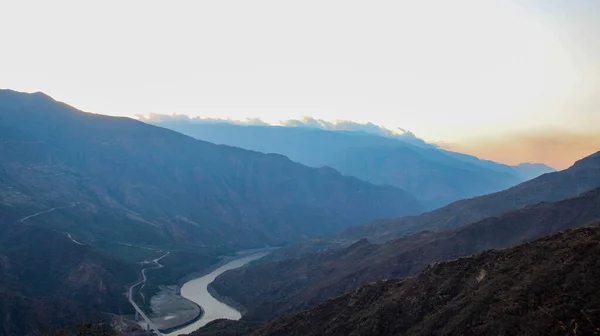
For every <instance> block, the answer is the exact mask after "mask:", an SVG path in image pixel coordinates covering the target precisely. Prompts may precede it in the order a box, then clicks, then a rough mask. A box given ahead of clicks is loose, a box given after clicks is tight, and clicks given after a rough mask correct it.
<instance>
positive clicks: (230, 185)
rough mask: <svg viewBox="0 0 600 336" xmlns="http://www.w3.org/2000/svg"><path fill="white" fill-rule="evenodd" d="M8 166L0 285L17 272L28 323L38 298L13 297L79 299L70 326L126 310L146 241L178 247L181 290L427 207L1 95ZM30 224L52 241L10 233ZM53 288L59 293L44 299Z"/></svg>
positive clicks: (168, 264)
mask: <svg viewBox="0 0 600 336" xmlns="http://www.w3.org/2000/svg"><path fill="white" fill-rule="evenodd" d="M0 157H1V158H2V159H1V160H0V207H1V209H2V211H0V227H1V230H0V272H5V273H1V275H2V277H0V289H2V288H8V287H5V286H13V285H12V283H13V282H11V281H9V280H8V279H9V278H10V277H11V276H14V277H16V278H18V279H19V282H20V285H19V286H17V287H14V288H13V289H10V293H12V294H11V295H8V296H2V298H0V307H8V308H6V309H9V310H8V311H3V312H7V315H2V316H15V321H17V320H16V319H17V316H24V315H23V314H25V313H26V311H25V308H26V307H28V304H30V303H31V302H33V301H27V302H21V303H18V304H17V303H16V301H10V300H13V299H14V300H17V298H19V297H23V298H29V297H30V296H29V295H36V300H46V301H44V302H54V301H48V300H54V299H56V300H59V301H60V300H70V301H69V302H68V303H65V304H60V305H59V306H57V308H56V309H57V311H56V312H57V313H58V314H62V315H63V316H64V319H63V320H68V319H69V318H72V319H71V320H78V319H77V318H76V317H77V316H81V315H87V316H89V315H88V313H89V312H98V311H103V312H113V313H119V310H120V309H126V308H125V307H123V306H122V305H120V303H122V302H123V300H124V297H123V296H122V293H124V292H125V290H126V287H125V284H126V283H127V282H129V281H134V280H135V277H136V276H137V274H136V272H135V271H136V269H137V266H132V264H131V262H134V261H141V260H145V259H143V258H149V256H148V253H150V252H148V250H144V249H140V248H139V246H141V247H154V248H160V249H166V250H169V249H171V250H172V251H173V253H172V254H171V255H170V256H169V257H168V258H165V260H164V265H165V267H164V268H163V269H161V271H160V272H159V271H157V272H155V273H156V274H155V277H160V281H169V282H168V283H175V281H177V280H178V279H179V278H181V277H183V276H184V275H187V274H188V273H191V272H195V271H198V270H202V269H206V268H207V267H209V266H210V265H211V264H213V263H215V262H217V261H218V259H216V257H217V256H218V255H221V254H225V253H232V252H233V251H236V250H240V249H244V248H251V247H263V246H265V245H267V244H268V245H280V244H284V243H288V242H293V241H297V240H300V239H303V238H306V237H311V236H314V235H319V234H326V233H331V232H334V231H336V230H339V229H341V228H344V227H347V226H349V225H357V224H361V223H364V222H366V221H370V220H373V219H377V218H385V217H390V216H402V215H408V214H417V213H420V212H422V211H423V207H422V206H421V204H420V203H419V202H418V201H417V200H416V199H415V198H414V197H413V196H412V195H411V194H410V193H408V192H405V191H403V190H400V189H398V188H394V187H391V186H376V185H373V184H370V183H367V182H364V181H361V180H358V179H356V178H353V177H344V176H342V175H341V174H340V173H339V172H337V171H335V170H334V169H332V168H320V169H317V168H308V167H305V166H303V165H301V164H298V163H295V162H292V161H290V160H289V159H287V158H286V157H284V156H282V155H275V154H271V155H265V154H261V153H257V152H252V151H248V150H243V149H239V148H234V147H229V146H222V145H215V144H212V143H208V142H204V141H200V140H196V139H193V138H191V137H188V136H185V135H182V134H179V133H176V132H174V131H170V130H167V129H164V128H160V127H156V126H152V125H148V124H144V123H142V122H139V121H136V120H133V119H129V118H118V117H109V116H103V115H97V114H92V113H85V112H82V111H79V110H77V109H75V108H73V107H70V106H68V105H66V104H64V103H60V102H57V101H55V100H53V99H52V98H50V97H48V96H47V95H44V94H42V93H34V94H25V93H19V92H15V91H10V90H0ZM25 228H28V230H33V231H35V230H36V228H37V229H39V232H37V233H36V234H21V235H18V236H15V235H13V234H12V233H11V232H14V231H15V230H16V231H18V230H24V229H25ZM15 237H18V238H15ZM43 239H48V241H43ZM41 240H42V241H41ZM51 243H52V244H51ZM63 245H64V248H63ZM130 245H134V247H131V246H130ZM135 246H138V247H137V249H136V247H135ZM144 251H145V252H144ZM71 254H72V256H71V257H69V256H70V255H71ZM99 255H102V256H104V255H106V257H100V256H99ZM86 256H90V257H89V258H90V259H89V260H87V259H86V258H87V257H86ZM91 256H93V257H91ZM113 257H114V258H118V259H117V261H112V258H113ZM69 258H72V259H73V260H72V262H67V261H68V260H69ZM81 258H84V259H85V260H83V261H82V259H81ZM125 260H127V262H125ZM109 261H110V262H109ZM110 263H115V265H118V267H112V266H111V265H110ZM28 264H29V265H30V269H25V268H24V267H25V266H26V265H28ZM2 265H7V267H8V268H7V269H8V271H6V270H7V269H3V268H2ZM55 265H59V266H60V267H54V266H55ZM62 267H64V269H63V268H62ZM123 268H124V269H125V270H123V271H119V274H120V275H115V274H114V272H115V271H118V270H119V269H123ZM21 270H23V271H21ZM13 272H14V273H13ZM21 272H26V273H21ZM77 272H83V273H82V274H80V273H77ZM25 275H26V276H25ZM132 276H133V279H132ZM54 278H57V279H58V278H60V279H63V280H62V281H58V280H57V281H55V282H52V281H50V280H52V279H54ZM156 279H158V278H156ZM156 279H155V280H156ZM46 280H48V281H49V283H48V284H47V288H48V291H35V290H34V289H35V288H36V285H35V284H39V282H40V281H46ZM156 281H159V280H156ZM99 282H101V283H102V286H106V287H107V288H104V289H102V290H101V289H100V287H102V286H101V285H99V284H98V283H99ZM154 284H155V285H156V284H157V283H156V282H155V283H154ZM158 284H160V283H158ZM11 288H12V287H11ZM107 291H109V292H107ZM114 292H118V293H120V294H119V299H118V300H115V301H112V298H113V297H114V296H113V294H112V293H114ZM13 294H14V295H13ZM53 295H54V296H53ZM4 298H7V299H6V300H9V301H3V300H4ZM103 298H106V299H107V300H108V299H111V300H110V301H109V302H103ZM28 302H30V303H28ZM96 302H98V304H97V305H96V304H95V303H96ZM81 307H86V308H85V309H84V308H81ZM62 309H64V310H62ZM32 314H34V313H32ZM48 316H50V315H48ZM38 317H39V316H38ZM32 318H33V319H36V318H37V317H36V316H34V315H32ZM44 321H45V322H48V320H43V319H42V320H38V321H37V322H36V323H40V324H41V325H43V323H44ZM61 321H62V320H61ZM3 323H4V322H3ZM7 323H8V324H7V325H9V324H10V323H9V322H7ZM15 323H16V322H15ZM36 323H33V322H32V324H31V325H30V324H27V325H25V326H24V325H23V324H21V325H20V327H21V328H25V329H27V328H33V327H34V326H35V325H36ZM15 328H16V327H15ZM11 330H16V329H11ZM27 330H29V329H27ZM0 331H1V330H0ZM7 333H8V332H6V331H5V333H4V334H7ZM8 334H14V332H12V333H8ZM23 334H24V333H23ZM0 335H2V333H1V332H0Z"/></svg>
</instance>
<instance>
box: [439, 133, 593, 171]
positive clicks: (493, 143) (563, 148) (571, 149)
mask: <svg viewBox="0 0 600 336" xmlns="http://www.w3.org/2000/svg"><path fill="white" fill-rule="evenodd" d="M438 145H440V147H442V148H445V149H449V150H453V151H458V152H463V153H468V154H471V155H475V156H478V157H480V158H485V159H488V160H493V161H497V162H503V163H507V164H518V163H520V162H541V163H545V164H547V165H549V166H551V167H554V168H557V169H565V168H568V167H570V166H571V165H572V164H573V163H574V162H575V161H577V160H579V159H581V158H583V157H586V156H588V155H590V154H593V153H596V152H598V151H599V150H600V134H599V133H597V132H594V133H592V132H573V131H566V130H549V129H548V130H544V131H538V132H532V133H515V134H509V135H508V136H506V137H503V138H493V139H477V141H469V142H461V143H438Z"/></svg>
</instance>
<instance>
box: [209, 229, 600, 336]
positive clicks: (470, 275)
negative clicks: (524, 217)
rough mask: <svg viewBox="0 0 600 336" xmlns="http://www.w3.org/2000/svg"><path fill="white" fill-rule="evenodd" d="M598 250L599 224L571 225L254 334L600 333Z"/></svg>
mask: <svg viewBox="0 0 600 336" xmlns="http://www.w3.org/2000/svg"><path fill="white" fill-rule="evenodd" d="M598 254H600V227H598V226H597V225H596V226H593V227H588V228H579V229H573V230H568V231H566V232H563V233H559V234H556V235H553V236H550V237H546V238H542V239H540V240H537V241H535V242H533V243H529V244H524V245H519V246H517V247H512V248H508V249H504V250H491V251H486V252H483V253H480V254H477V255H475V256H471V257H463V258H459V259H457V260H453V261H449V262H442V263H435V264H432V265H430V266H427V267H426V268H425V269H424V270H423V271H422V272H421V273H419V274H418V275H416V276H414V277H410V278H405V279H390V280H382V281H378V282H375V283H372V284H369V285H366V286H364V287H361V288H359V289H357V290H355V291H353V292H351V293H348V294H346V295H342V296H340V297H337V298H335V299H332V300H330V301H327V302H325V303H323V304H322V305H320V306H318V307H316V308H314V309H311V310H308V311H304V312H301V313H298V314H295V315H289V316H286V317H283V318H281V319H278V320H275V321H273V322H272V323H270V324H269V325H267V326H266V327H263V328H262V329H259V330H255V331H254V333H252V335H254V336H276V335H282V336H283V335H286V336H287V335H292V336H293V335H298V336H300V335H301V336H312V335H314V336H316V335H319V336H320V335H356V336H358V335H360V336H370V335H372V336H385V335H596V334H597V333H598V331H599V329H598V325H600V313H599V312H598V305H599V304H600V302H599V300H598V298H599V297H600V287H599V286H598V283H600V271H599V270H600V259H599V258H598ZM248 334H249V333H248ZM198 335H201V334H198ZM221 335H226V334H221ZM231 335H233V334H231Z"/></svg>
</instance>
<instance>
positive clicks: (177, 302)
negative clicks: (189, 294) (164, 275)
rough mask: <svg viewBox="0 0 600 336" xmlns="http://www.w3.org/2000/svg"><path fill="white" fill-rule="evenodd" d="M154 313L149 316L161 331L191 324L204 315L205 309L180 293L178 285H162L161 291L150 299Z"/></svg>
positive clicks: (165, 332) (166, 332)
mask: <svg viewBox="0 0 600 336" xmlns="http://www.w3.org/2000/svg"><path fill="white" fill-rule="evenodd" d="M150 301H151V302H150V306H151V309H152V313H150V314H149V315H148V317H149V318H150V319H151V320H152V322H154V325H156V327H157V328H158V329H159V331H160V332H161V333H164V334H168V333H170V332H172V331H175V330H178V329H181V328H183V327H185V326H187V325H190V324H192V323H194V322H196V321H198V320H199V319H201V318H202V317H203V316H204V309H203V308H202V307H201V306H200V305H199V304H197V303H195V302H193V301H190V300H188V299H186V298H184V297H182V296H181V295H180V290H179V287H178V286H175V285H172V286H160V291H159V292H158V293H157V294H156V295H154V296H153V297H152V299H151V300H150Z"/></svg>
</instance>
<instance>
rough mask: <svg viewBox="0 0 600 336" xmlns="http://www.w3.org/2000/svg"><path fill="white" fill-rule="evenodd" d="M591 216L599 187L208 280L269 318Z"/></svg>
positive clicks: (599, 214)
mask: <svg viewBox="0 0 600 336" xmlns="http://www.w3.org/2000/svg"><path fill="white" fill-rule="evenodd" d="M596 222H600V188H598V189H594V190H592V191H589V192H587V193H585V194H583V195H580V196H577V197H574V198H569V199H566V200H563V201H559V202H556V203H539V204H536V205H531V206H528V207H525V208H523V209H520V210H514V211H511V212H507V213H504V214H502V215H500V216H498V217H489V218H487V219H484V220H481V221H479V222H476V223H473V224H470V225H467V226H464V227H460V228H457V229H453V230H448V231H443V232H439V233H433V232H430V231H424V232H421V233H419V234H415V235H411V236H408V237H405V238H401V239H396V240H392V241H389V242H387V243H385V244H380V245H376V244H371V243H369V242H368V241H367V240H366V239H361V240H359V241H358V242H356V243H355V244H353V245H351V246H349V247H347V248H345V249H338V250H334V251H329V252H327V253H322V254H307V255H304V256H302V257H300V258H296V259H288V260H282V261H278V262H270V263H261V264H257V265H253V266H250V267H247V268H244V269H240V270H234V271H230V272H227V273H225V274H223V275H221V276H220V277H218V278H217V279H216V281H215V283H214V284H213V285H212V286H213V288H214V289H215V290H216V291H217V293H219V294H220V295H223V296H227V297H230V298H232V299H233V300H235V301H237V302H239V303H240V304H242V305H243V306H244V307H246V309H247V310H248V315H247V317H246V318H247V319H256V320H262V321H268V320H270V319H272V318H275V317H279V316H282V315H285V314H289V313H295V312H299V311H301V310H303V309H308V308H312V307H315V306H316V305H318V304H320V303H322V302H324V301H325V300H327V299H330V298H333V297H336V296H338V295H341V294H343V293H346V292H349V291H352V290H355V289H357V288H359V287H360V286H362V285H365V284H368V283H370V282H373V281H379V280H383V279H388V278H402V277H406V276H411V275H414V274H417V273H418V272H419V271H421V270H422V269H423V268H424V267H425V266H426V265H428V264H430V263H434V262H439V261H444V260H452V259H455V258H458V257H461V256H467V255H471V254H474V253H478V252H481V251H484V250H487V249H492V248H504V247H508V246H511V245H516V244H522V243H524V242H528V241H532V240H534V239H537V238H540V237H542V236H544V235H548V234H553V233H556V232H559V231H561V230H565V229H569V228H575V227H579V226H583V225H589V224H593V223H596ZM550 253H551V252H548V254H550ZM490 276H492V275H491V274H490Z"/></svg>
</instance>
